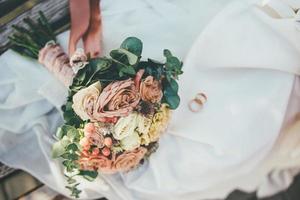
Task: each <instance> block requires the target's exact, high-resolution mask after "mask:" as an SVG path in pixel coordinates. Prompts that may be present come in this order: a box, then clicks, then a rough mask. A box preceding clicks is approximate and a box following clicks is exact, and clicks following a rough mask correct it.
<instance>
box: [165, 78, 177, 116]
mask: <svg viewBox="0 0 300 200" xmlns="http://www.w3.org/2000/svg"><path fill="white" fill-rule="evenodd" d="M163 90H164V91H163V93H164V101H165V102H166V103H167V104H168V105H169V107H170V109H172V110H174V109H176V108H177V107H178V106H179V103H180V97H179V96H178V94H177V92H178V84H177V82H176V81H175V80H174V79H171V81H170V82H168V81H167V80H166V79H165V80H163Z"/></svg>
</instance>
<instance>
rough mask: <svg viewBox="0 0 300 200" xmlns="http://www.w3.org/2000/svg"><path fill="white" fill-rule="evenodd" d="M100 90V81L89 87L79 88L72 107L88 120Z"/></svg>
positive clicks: (83, 118)
mask: <svg viewBox="0 0 300 200" xmlns="http://www.w3.org/2000/svg"><path fill="white" fill-rule="evenodd" d="M100 92H101V84H100V82H99V81H98V82H96V83H94V84H92V85H90V86H89V87H87V88H84V89H81V90H79V91H78V92H77V93H76V94H75V95H74V96H73V105H72V108H73V110H74V112H75V113H76V114H77V115H78V116H79V117H80V118H81V119H82V120H88V119H90V116H92V114H93V110H94V105H95V104H96V102H97V100H98V97H99V95H100Z"/></svg>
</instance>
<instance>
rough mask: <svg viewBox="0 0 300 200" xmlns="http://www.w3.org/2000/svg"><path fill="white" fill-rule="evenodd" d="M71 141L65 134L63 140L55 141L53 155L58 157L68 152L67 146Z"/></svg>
mask: <svg viewBox="0 0 300 200" xmlns="http://www.w3.org/2000/svg"><path fill="white" fill-rule="evenodd" d="M70 143H71V141H70V140H69V138H68V137H67V136H64V137H63V138H62V139H61V140H59V141H58V142H56V143H54V144H53V146H52V157H53V158H58V157H60V156H62V155H63V154H64V153H65V152H66V147H67V146H68V145H69V144H70Z"/></svg>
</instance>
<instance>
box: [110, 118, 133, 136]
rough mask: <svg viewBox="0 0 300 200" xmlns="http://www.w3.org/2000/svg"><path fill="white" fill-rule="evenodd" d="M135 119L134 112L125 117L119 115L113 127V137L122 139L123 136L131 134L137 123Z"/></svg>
mask: <svg viewBox="0 0 300 200" xmlns="http://www.w3.org/2000/svg"><path fill="white" fill-rule="evenodd" d="M136 119H137V114H136V113H131V114H130V115H128V116H127V117H121V118H120V119H119V120H118V122H117V123H116V125H115V127H114V131H113V136H114V138H115V139H117V140H122V139H123V138H125V137H127V136H129V135H132V134H133V132H134V130H135V128H136V125H137V121H136Z"/></svg>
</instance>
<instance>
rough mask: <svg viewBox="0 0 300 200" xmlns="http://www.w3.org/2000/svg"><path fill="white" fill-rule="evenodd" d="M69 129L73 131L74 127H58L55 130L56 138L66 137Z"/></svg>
mask: <svg viewBox="0 0 300 200" xmlns="http://www.w3.org/2000/svg"><path fill="white" fill-rule="evenodd" d="M70 129H74V127H73V126H69V125H66V124H64V125H62V126H61V127H59V128H58V129H57V132H56V137H58V138H59V139H62V138H63V137H64V136H65V135H67V133H68V131H69V130H70Z"/></svg>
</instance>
